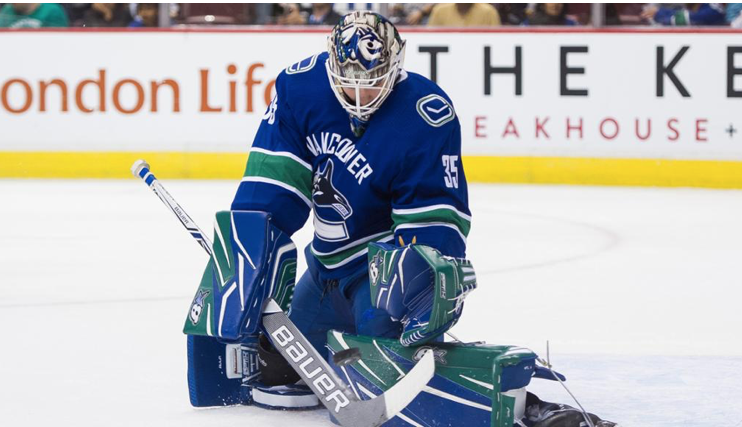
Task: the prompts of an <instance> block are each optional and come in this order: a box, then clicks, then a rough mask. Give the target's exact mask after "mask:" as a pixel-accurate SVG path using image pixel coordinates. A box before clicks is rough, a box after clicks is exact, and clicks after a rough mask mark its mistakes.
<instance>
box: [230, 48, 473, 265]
mask: <svg viewBox="0 0 742 427" xmlns="http://www.w3.org/2000/svg"><path fill="white" fill-rule="evenodd" d="M327 57H328V55H327V53H322V54H319V55H315V56H313V57H311V58H308V59H306V60H304V61H302V62H299V63H298V64H295V65H292V66H291V67H289V68H287V69H286V70H284V71H283V72H282V73H281V74H280V75H279V76H278V79H277V80H276V96H275V98H274V99H273V102H272V103H271V105H270V106H269V107H268V110H267V111H266V113H265V115H264V116H263V121H262V123H261V125H260V128H259V130H258V133H257V135H256V137H255V140H254V141H253V145H252V148H251V149H250V155H249V159H248V162H247V167H246V170H245V175H244V178H243V179H242V182H241V183H240V186H239V189H238V190H237V195H236V196H235V199H234V202H233V204H232V209H233V210H258V211H265V212H269V213H270V214H271V215H272V217H273V221H274V223H275V224H276V226H277V227H279V228H280V229H281V230H283V231H284V232H286V233H288V234H289V235H291V234H293V233H294V232H296V231H297V230H298V229H300V228H301V227H302V226H303V225H304V223H305V222H306V221H307V218H308V217H309V213H310V211H311V210H313V211H314V239H313V241H312V244H311V248H310V250H311V252H312V254H313V255H314V256H313V258H314V259H309V260H307V261H308V262H311V263H315V264H316V266H317V268H318V269H319V271H320V272H321V274H322V275H323V276H324V277H326V278H341V277H345V276H346V275H348V274H350V273H352V272H355V271H357V270H358V269H359V268H361V267H362V266H363V265H365V263H366V253H367V245H368V243H369V242H377V241H378V242H394V243H396V244H410V243H418V244H425V245H428V246H431V247H433V248H436V249H438V250H440V251H441V252H442V253H443V254H445V255H451V256H456V257H464V256H465V251H466V236H467V235H468V233H469V228H470V224H471V216H470V215H471V213H470V211H469V203H468V195H467V186H466V178H465V176H464V170H463V168H462V164H461V128H460V125H459V121H458V118H457V117H456V112H455V110H454V108H453V105H452V103H451V100H450V99H449V98H448V96H447V95H446V94H445V93H444V92H443V91H442V90H441V89H440V88H439V87H438V86H437V85H436V84H435V83H433V82H431V81H430V80H428V79H427V78H425V77H423V76H420V75H418V74H415V73H406V72H402V73H401V74H400V77H399V78H398V81H397V83H396V85H395V86H394V90H393V91H392V93H391V94H390V95H389V97H388V98H387V99H386V101H384V103H383V104H382V106H381V108H380V109H379V110H378V111H376V112H375V113H374V115H373V116H372V117H371V120H370V121H369V123H368V126H367V127H366V130H365V132H364V133H363V135H362V136H361V137H356V136H355V135H354V134H353V131H352V130H351V127H350V120H349V116H348V113H346V112H345V110H343V108H342V107H341V105H340V103H339V102H338V101H337V99H336V98H335V95H334V93H333V89H332V87H331V86H330V83H329V80H328V78H327V74H326V71H325V61H326V60H327Z"/></svg>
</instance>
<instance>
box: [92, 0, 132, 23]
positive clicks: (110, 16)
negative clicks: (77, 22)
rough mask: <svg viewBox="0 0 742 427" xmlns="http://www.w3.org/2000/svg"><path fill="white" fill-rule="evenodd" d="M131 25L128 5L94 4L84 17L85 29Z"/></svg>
mask: <svg viewBox="0 0 742 427" xmlns="http://www.w3.org/2000/svg"><path fill="white" fill-rule="evenodd" d="M129 23H131V14H130V13H129V5H128V4H126V3H93V4H92V5H91V6H90V9H88V10H87V11H86V12H85V14H84V15H83V26H85V27H127V26H129Z"/></svg>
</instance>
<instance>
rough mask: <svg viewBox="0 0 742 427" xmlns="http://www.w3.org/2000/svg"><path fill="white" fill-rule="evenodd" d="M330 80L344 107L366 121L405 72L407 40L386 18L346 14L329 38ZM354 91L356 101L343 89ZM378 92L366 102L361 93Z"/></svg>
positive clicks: (355, 13)
mask: <svg viewBox="0 0 742 427" xmlns="http://www.w3.org/2000/svg"><path fill="white" fill-rule="evenodd" d="M327 51H328V53H329V55H330V56H329V58H328V60H327V62H326V63H325V67H326V69H327V77H328V78H329V79H330V86H332V89H333V93H335V96H336V97H337V99H338V101H339V102H340V105H342V106H343V108H344V109H345V111H347V112H348V114H350V115H351V116H352V117H355V118H357V119H360V120H363V121H366V120H368V119H369V118H370V117H371V115H372V114H373V113H374V112H376V110H378V109H379V107H381V104H382V103H383V102H384V101H385V100H386V98H387V97H388V96H389V94H390V93H391V91H392V88H393V87H394V83H395V82H396V80H397V75H398V74H399V71H400V70H401V69H402V65H403V62H404V53H405V41H404V40H402V38H401V37H400V36H399V33H398V32H397V29H396V28H395V27H394V25H392V23H391V22H389V21H388V20H387V19H386V18H384V17H383V16H381V15H379V14H377V13H372V12H366V11H360V12H353V13H349V14H348V15H345V16H344V17H343V19H342V20H341V21H340V23H339V24H337V25H336V26H335V27H334V28H333V29H332V33H331V34H330V36H329V37H328V38H327ZM345 88H347V89H350V90H352V92H353V93H354V98H355V99H351V98H350V97H348V96H347V95H346V94H345V92H344V91H343V89H345ZM363 89H368V90H373V91H374V92H375V96H374V97H373V98H372V99H371V100H370V101H368V102H366V103H363V100H362V99H361V90H363Z"/></svg>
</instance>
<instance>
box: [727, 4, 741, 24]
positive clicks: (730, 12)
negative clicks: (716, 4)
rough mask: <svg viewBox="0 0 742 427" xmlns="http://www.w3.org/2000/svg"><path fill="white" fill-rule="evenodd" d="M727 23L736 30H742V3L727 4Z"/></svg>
mask: <svg viewBox="0 0 742 427" xmlns="http://www.w3.org/2000/svg"><path fill="white" fill-rule="evenodd" d="M727 22H728V23H729V25H731V26H732V27H734V28H742V3H729V4H727Z"/></svg>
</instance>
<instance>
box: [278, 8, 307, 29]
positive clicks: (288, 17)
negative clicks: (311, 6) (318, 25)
mask: <svg viewBox="0 0 742 427" xmlns="http://www.w3.org/2000/svg"><path fill="white" fill-rule="evenodd" d="M306 15H307V13H306V12H302V10H301V7H300V6H299V4H298V3H281V4H280V5H279V15H278V17H276V24H278V25H304V24H306V23H307V17H306Z"/></svg>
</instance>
